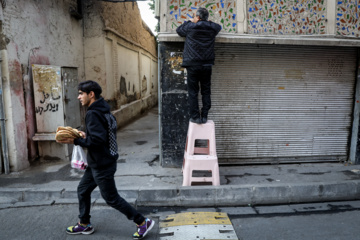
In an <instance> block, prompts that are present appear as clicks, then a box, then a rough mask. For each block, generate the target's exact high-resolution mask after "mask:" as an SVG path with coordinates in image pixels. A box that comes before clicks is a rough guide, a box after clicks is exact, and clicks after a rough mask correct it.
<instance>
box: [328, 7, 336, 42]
mask: <svg viewBox="0 0 360 240" xmlns="http://www.w3.org/2000/svg"><path fill="white" fill-rule="evenodd" d="M335 24H336V1H335V0H328V1H327V29H326V33H327V34H329V35H335V27H336V26H335Z"/></svg>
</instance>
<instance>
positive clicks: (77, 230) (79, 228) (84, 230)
mask: <svg viewBox="0 0 360 240" xmlns="http://www.w3.org/2000/svg"><path fill="white" fill-rule="evenodd" d="M93 232H94V228H93V227H92V226H91V224H88V225H86V226H83V225H81V224H80V223H77V224H76V225H75V226H70V227H68V228H67V229H66V233H68V234H92V233H93Z"/></svg>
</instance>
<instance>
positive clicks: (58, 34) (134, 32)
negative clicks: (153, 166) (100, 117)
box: [0, 0, 157, 171]
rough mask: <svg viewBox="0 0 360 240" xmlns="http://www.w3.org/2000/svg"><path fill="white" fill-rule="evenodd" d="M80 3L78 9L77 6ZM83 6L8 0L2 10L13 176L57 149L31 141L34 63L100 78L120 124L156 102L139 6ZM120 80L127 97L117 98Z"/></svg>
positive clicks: (148, 39)
mask: <svg viewBox="0 0 360 240" xmlns="http://www.w3.org/2000/svg"><path fill="white" fill-rule="evenodd" d="M80 2H81V3H82V7H81V8H80V9H77V8H78V3H80ZM80 2H79V1H77V0H62V1H57V0H19V1H14V0H8V1H6V2H5V1H3V3H6V4H3V6H2V7H0V9H1V10H0V20H1V23H2V25H1V27H2V29H1V32H0V34H1V35H0V50H1V56H2V60H3V61H2V64H1V69H2V77H3V79H2V80H3V92H4V98H5V101H4V102H5V114H6V119H7V121H6V127H7V132H6V135H7V140H8V146H9V155H10V165H11V171H19V170H22V169H24V168H26V167H28V166H29V160H30V161H31V159H34V158H36V157H37V156H38V155H39V154H40V156H41V157H44V156H42V155H44V154H45V153H46V154H48V153H49V154H51V153H54V152H60V153H61V152H62V149H59V148H58V146H60V144H57V143H55V141H48V140H46V142H42V143H37V142H34V141H33V140H32V137H33V136H34V135H35V133H36V132H37V129H36V121H35V116H36V113H35V106H34V94H33V91H34V90H33V84H32V71H31V65H32V64H40V65H53V66H60V67H73V68H77V70H78V79H79V81H83V80H87V79H92V80H95V81H98V82H99V83H100V84H101V85H102V87H103V90H104V93H103V96H104V97H105V99H106V100H107V101H108V102H109V103H110V105H111V106H112V110H114V111H115V115H116V116H117V119H118V122H119V124H118V125H119V126H121V125H124V124H126V123H127V122H129V121H130V120H131V118H133V117H136V116H138V115H139V114H141V113H142V112H143V111H146V110H147V109H149V108H151V107H153V106H154V105H156V103H157V50H156V41H155V37H154V36H153V35H152V34H151V31H150V30H149V29H148V27H147V26H146V25H145V24H144V23H143V21H142V20H141V17H140V13H139V10H138V7H137V4H136V3H135V2H134V3H110V2H103V1H97V0H89V1H80ZM130 53H131V54H130ZM130 57H132V59H133V61H131V62H129V61H128V60H129V59H130ZM119 60H121V61H123V62H124V63H123V64H121V63H120V62H119ZM125 63H126V64H127V65H126V66H130V67H131V69H130V68H129V67H127V68H125V67H124V65H125ZM129 70H132V71H133V72H131V73H130V72H128V71H129ZM155 70H156V71H155ZM127 75H128V76H129V75H131V77H128V76H127ZM121 76H126V78H125V86H130V87H128V88H127V89H126V91H125V93H121ZM54 131H55V129H54ZM38 145H39V146H40V145H41V146H40V147H39V146H38ZM61 146H62V145H61ZM55 155H58V154H55ZM48 157H49V159H55V158H53V157H52V156H48ZM64 159H65V158H64Z"/></svg>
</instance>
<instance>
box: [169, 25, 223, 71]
mask: <svg viewBox="0 0 360 240" xmlns="http://www.w3.org/2000/svg"><path fill="white" fill-rule="evenodd" d="M220 30H221V26H220V25H219V24H217V23H214V22H210V21H198V22H197V23H193V22H191V21H187V22H184V23H183V24H182V25H180V26H179V27H178V28H177V29H176V32H177V33H178V34H179V35H180V36H181V37H186V39H185V46H184V53H183V63H182V66H183V67H189V66H197V65H208V64H211V65H213V64H214V60H215V53H214V45H215V37H216V35H217V34H218V33H219V32H220Z"/></svg>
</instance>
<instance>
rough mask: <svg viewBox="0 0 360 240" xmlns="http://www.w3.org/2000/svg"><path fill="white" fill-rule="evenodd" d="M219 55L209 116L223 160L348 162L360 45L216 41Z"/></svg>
mask: <svg viewBox="0 0 360 240" xmlns="http://www.w3.org/2000/svg"><path fill="white" fill-rule="evenodd" d="M215 52H216V60H215V65H214V67H213V75H212V108H211V110H210V113H209V119H212V120H214V122H215V126H216V144H217V154H218V158H219V162H220V163H272V162H317V161H334V160H336V161H338V160H346V159H347V157H348V150H349V138H350V134H351V120H352V112H353V99H354V88H355V69H356V49H354V48H341V47H318V46H316V47H315V46H314V47H311V46H285V45H276V46H274V45H242V44H217V45H216V49H215ZM200 102H201V101H200Z"/></svg>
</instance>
